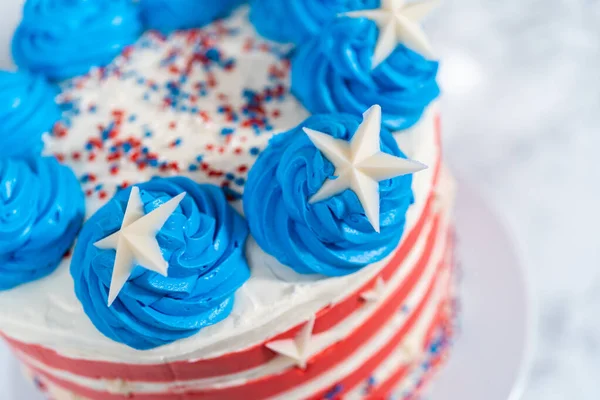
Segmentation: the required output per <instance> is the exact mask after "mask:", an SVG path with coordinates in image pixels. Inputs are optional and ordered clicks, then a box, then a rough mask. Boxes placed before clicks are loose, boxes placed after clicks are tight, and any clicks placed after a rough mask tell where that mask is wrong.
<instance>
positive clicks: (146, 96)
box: [144, 93, 150, 101]
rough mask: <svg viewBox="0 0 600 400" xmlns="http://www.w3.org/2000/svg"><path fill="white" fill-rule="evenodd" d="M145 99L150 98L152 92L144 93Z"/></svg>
mask: <svg viewBox="0 0 600 400" xmlns="http://www.w3.org/2000/svg"><path fill="white" fill-rule="evenodd" d="M144 100H146V101H147V100H150V93H144Z"/></svg>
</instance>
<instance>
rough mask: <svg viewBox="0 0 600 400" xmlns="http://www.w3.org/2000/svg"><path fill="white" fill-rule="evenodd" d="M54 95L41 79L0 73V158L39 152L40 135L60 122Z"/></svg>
mask: <svg viewBox="0 0 600 400" xmlns="http://www.w3.org/2000/svg"><path fill="white" fill-rule="evenodd" d="M57 94H58V88H56V87H54V86H52V85H51V84H50V83H48V82H47V81H46V80H45V79H44V78H43V77H42V76H36V75H33V74H30V73H28V72H8V71H0V158H1V157H23V156H27V155H31V154H39V153H40V152H41V150H42V147H43V143H42V134H43V133H44V132H48V131H49V130H50V129H51V128H52V126H53V125H54V123H55V122H56V121H58V120H59V119H60V109H59V107H58V105H57V104H56V103H55V101H54V97H55V96H56V95H57Z"/></svg>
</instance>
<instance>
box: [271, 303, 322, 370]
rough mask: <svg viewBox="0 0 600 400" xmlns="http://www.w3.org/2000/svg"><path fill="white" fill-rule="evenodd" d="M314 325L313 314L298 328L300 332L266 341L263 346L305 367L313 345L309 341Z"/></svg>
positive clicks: (311, 353)
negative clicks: (289, 336)
mask: <svg viewBox="0 0 600 400" xmlns="http://www.w3.org/2000/svg"><path fill="white" fill-rule="evenodd" d="M314 326H315V317H314V315H313V316H312V317H311V318H310V319H309V320H308V322H306V324H305V325H304V326H303V327H302V329H300V332H298V334H297V335H296V337H295V338H293V339H282V340H275V341H273V342H269V343H267V344H266V345H265V346H266V347H267V348H268V349H270V350H272V351H274V352H275V353H278V354H280V355H282V356H284V357H288V358H290V359H292V360H294V362H295V363H296V365H297V366H298V367H300V368H302V369H306V364H307V363H308V360H309V359H310V357H311V356H312V355H313V350H314V346H313V345H312V343H311V339H312V331H313V328H314Z"/></svg>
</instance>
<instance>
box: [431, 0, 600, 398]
mask: <svg viewBox="0 0 600 400" xmlns="http://www.w3.org/2000/svg"><path fill="white" fill-rule="evenodd" d="M426 25H427V32H428V33H429V34H430V36H431V37H432V41H433V43H434V45H435V46H436V48H437V50H438V51H439V52H440V55H441V59H442V64H441V83H442V87H443V90H444V97H443V100H442V101H443V107H444V114H443V122H444V128H445V132H444V134H445V144H446V156H447V157H448V159H449V160H450V161H451V164H452V167H453V168H454V169H455V170H456V171H457V172H458V173H460V175H461V176H463V177H466V178H468V180H470V181H471V182H473V183H475V184H476V185H477V187H478V188H480V189H481V191H482V192H483V195H484V197H485V198H487V199H488V200H489V202H490V203H491V204H492V206H493V208H494V209H495V211H496V213H497V214H498V215H500V216H501V218H502V219H503V222H504V223H505V225H506V226H507V228H508V230H509V231H510V233H511V234H512V236H513V238H514V241H515V242H516V243H517V245H518V247H519V248H520V250H521V255H522V258H523V262H524V264H525V265H526V266H527V267H528V273H529V274H530V278H531V279H530V281H531V283H532V284H533V291H534V294H535V296H536V297H537V303H538V304H537V308H538V311H539V316H540V317H539V323H538V326H537V332H536V340H537V343H536V347H537V348H536V354H535V357H534V364H533V368H532V370H531V372H530V376H529V379H528V383H527V387H526V391H525V395H524V399H526V400H530V399H535V400H538V399H543V400H553V399H561V400H562V399H569V398H570V399H577V400H582V399H583V400H587V399H599V398H600V376H599V373H600V234H598V233H597V232H598V228H599V227H600V189H599V187H600V165H599V164H600V157H599V153H600V1H598V0H505V1H482V0H462V1H458V0H444V2H443V5H442V7H441V8H440V10H438V11H437V12H436V13H435V15H432V17H431V18H429V19H428V21H427V23H426Z"/></svg>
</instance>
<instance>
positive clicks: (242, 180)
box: [235, 178, 246, 186]
mask: <svg viewBox="0 0 600 400" xmlns="http://www.w3.org/2000/svg"><path fill="white" fill-rule="evenodd" d="M244 183H246V180H245V179H244V178H237V179H236V180H235V184H236V185H238V186H243V185H244Z"/></svg>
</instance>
